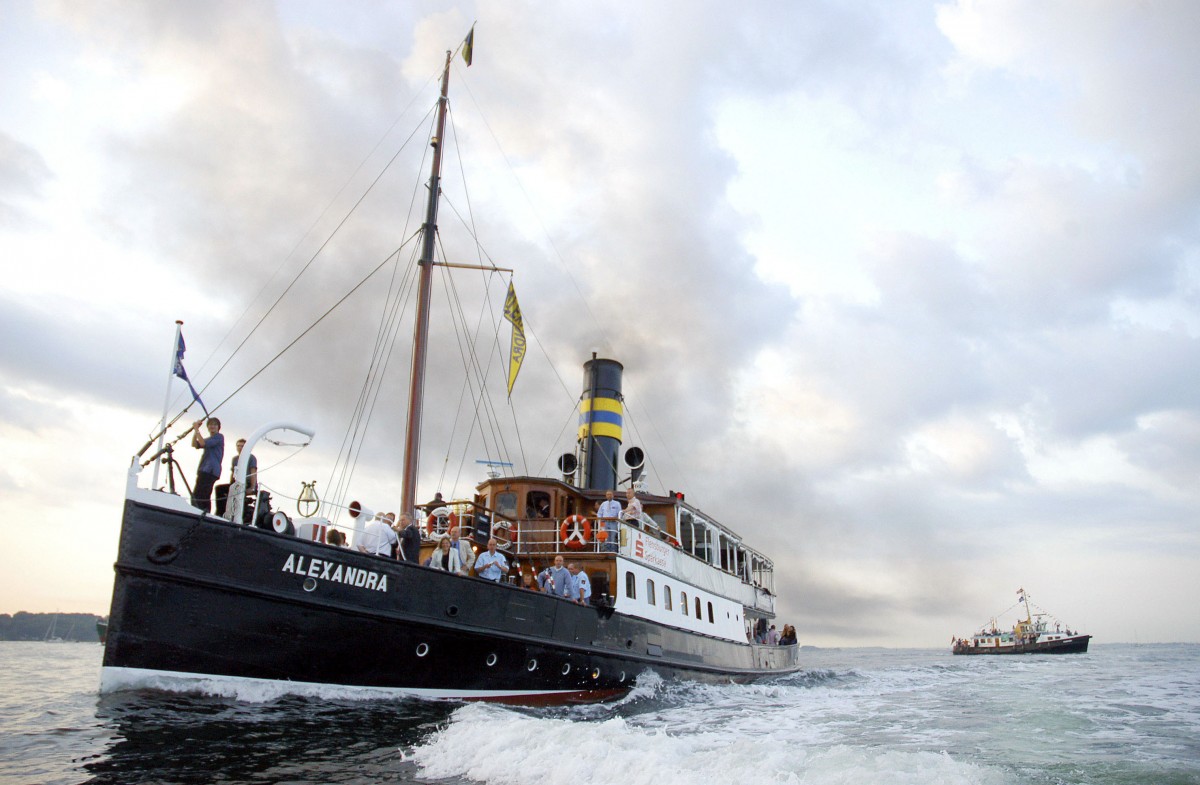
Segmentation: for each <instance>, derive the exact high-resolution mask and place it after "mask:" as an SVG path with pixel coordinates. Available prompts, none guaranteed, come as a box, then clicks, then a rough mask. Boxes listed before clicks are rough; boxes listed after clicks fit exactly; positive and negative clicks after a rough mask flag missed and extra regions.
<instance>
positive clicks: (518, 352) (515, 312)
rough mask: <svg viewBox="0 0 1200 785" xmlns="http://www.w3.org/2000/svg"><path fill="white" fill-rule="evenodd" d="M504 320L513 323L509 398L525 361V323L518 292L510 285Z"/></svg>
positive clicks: (505, 302)
mask: <svg viewBox="0 0 1200 785" xmlns="http://www.w3.org/2000/svg"><path fill="white" fill-rule="evenodd" d="M504 318H505V319H508V320H509V321H510V322H512V345H511V346H510V348H509V350H508V396H509V397H510V398H511V397H512V390H513V384H514V383H515V382H516V381H517V374H518V373H519V372H520V370H521V361H522V360H524V359H525V323H524V322H523V321H522V320H521V306H519V305H517V290H516V289H514V288H513V285H512V284H511V283H509V285H508V296H507V297H505V298H504Z"/></svg>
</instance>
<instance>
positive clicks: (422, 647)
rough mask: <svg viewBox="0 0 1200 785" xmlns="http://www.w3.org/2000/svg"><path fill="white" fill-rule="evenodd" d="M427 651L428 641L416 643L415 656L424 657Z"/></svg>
mask: <svg viewBox="0 0 1200 785" xmlns="http://www.w3.org/2000/svg"><path fill="white" fill-rule="evenodd" d="M428 653H429V644H428V643H418V644H417V656H418V657H424V656H425V655H426V654H428Z"/></svg>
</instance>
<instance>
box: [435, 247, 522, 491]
mask: <svg viewBox="0 0 1200 785" xmlns="http://www.w3.org/2000/svg"><path fill="white" fill-rule="evenodd" d="M443 252H444V249H443ZM444 278H445V280H446V284H447V285H446V289H447V296H448V297H450V296H451V294H452V295H453V298H454V301H455V302H457V304H458V309H457V313H461V314H463V316H462V319H463V325H462V328H463V329H462V336H467V337H466V338H465V341H466V345H467V348H468V350H467V351H465V352H463V351H462V349H461V346H462V343H463V341H464V338H462V337H461V336H460V338H459V343H460V352H462V354H463V358H464V366H466V367H465V369H464V370H465V371H466V376H467V377H468V379H469V378H470V374H471V372H472V371H474V373H475V375H476V377H477V378H478V381H479V396H478V397H476V396H475V395H474V394H473V393H472V396H471V397H472V400H473V401H474V408H475V417H474V418H473V420H472V423H471V427H470V428H469V430H468V434H470V433H472V432H474V430H475V424H476V423H477V422H478V421H479V408H480V405H481V404H484V408H485V411H488V409H489V407H488V405H487V404H488V403H489V402H490V400H491V398H490V396H488V395H487V379H488V377H489V376H490V370H491V360H489V362H488V368H487V370H486V371H485V370H482V369H481V368H480V367H479V358H478V352H477V350H476V349H477V346H478V343H479V339H478V332H479V331H480V330H481V329H482V324H483V318H482V309H481V315H480V319H479V321H478V322H477V327H476V337H475V338H471V337H470V335H471V334H470V332H469V331H468V330H467V324H466V316H465V312H464V311H463V309H462V303H461V297H459V295H458V289H457V287H456V286H455V284H454V277H453V276H452V275H449V274H446V275H445V276H444ZM487 282H490V281H485V283H487ZM490 288H491V287H490V285H489V286H486V287H485V290H490ZM488 293H489V292H488V291H485V295H486V294H488ZM484 300H485V303H486V302H489V301H490V300H491V298H490V297H487V296H485V298H484ZM495 329H496V332H497V333H498V332H499V327H496V328H495ZM455 330H456V334H457V330H458V325H457V324H455ZM489 355H490V352H489ZM488 422H489V424H490V426H491V430H492V439H493V441H494V443H495V445H496V452H497V454H498V456H499V457H504V458H507V457H509V456H507V455H505V453H506V452H507V451H506V450H505V449H504V439H503V437H502V436H501V435H500V434H499V432H498V431H497V427H498V425H499V420H498V418H497V417H496V415H495V411H494V408H492V409H491V411H490V412H489V417H488ZM480 434H481V436H482V437H483V441H484V450H485V452H486V453H487V458H488V459H489V460H490V459H491V457H492V456H491V452H490V449H489V448H488V446H487V436H486V434H485V433H484V432H483V430H482V429H481V430H480ZM469 447H470V436H469V435H468V437H467V443H466V444H465V445H464V448H463V452H464V456H463V462H464V463H465V460H466V456H465V453H466V450H467V449H469ZM461 466H462V464H461V463H460V476H461ZM455 487H457V479H456V481H455Z"/></svg>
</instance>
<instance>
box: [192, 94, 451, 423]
mask: <svg viewBox="0 0 1200 785" xmlns="http://www.w3.org/2000/svg"><path fill="white" fill-rule="evenodd" d="M435 106H436V104H435ZM432 111H433V109H432V108H431V109H430V112H432ZM427 116H428V115H427ZM418 127H419V126H418ZM416 133H417V129H416V128H414V129H413V132H412V133H411V134H409V136H408V138H407V139H405V140H404V144H402V145H401V146H400V149H398V150H397V151H396V152H395V154H394V155H392V157H391V158H390V159H389V160H388V162H387V164H386V165H384V167H383V169H382V170H381V171H380V172H379V174H378V175H376V176H375V179H374V180H372V181H371V184H370V185H369V186H367V189H366V190H365V191H364V192H363V194H362V196H360V197H359V198H358V201H356V202H355V203H354V205H353V206H352V207H351V208H350V210H349V212H347V213H346V215H345V216H344V217H343V218H342V220H341V221H339V222H338V225H337V226H336V227H334V229H333V231H332V232H331V233H330V234H329V236H328V237H327V238H325V241H324V242H323V243H321V246H320V247H319V248H317V250H316V251H315V252H313V255H312V256H311V257H310V258H309V260H308V261H307V262H305V264H304V267H302V268H301V269H300V272H298V273H297V274H296V277H295V278H293V279H292V280H291V282H290V283H289V284H288V285H287V287H286V288H285V289H284V290H283V291H282V292H280V294H279V297H277V298H275V302H273V303H272V304H271V307H270V308H268V309H267V312H266V313H264V314H263V315H262V317H261V318H260V319H259V320H258V321H257V322H256V323H255V324H254V327H252V328H251V329H250V332H249V333H247V334H246V337H245V338H243V339H242V342H241V343H239V344H238V345H237V346H236V347H234V350H233V351H232V352H231V353H230V355H229V357H227V358H226V359H225V362H223V363H222V364H221V367H220V368H218V369H217V371H216V373H214V374H213V375H212V378H210V379H209V380H208V383H207V384H205V385H204V387H203V389H201V390H200V392H201V393H203V392H205V391H206V390H208V388H209V387H210V386H211V385H212V383H213V382H214V381H216V380H217V377H218V376H220V375H221V372H222V371H224V370H225V368H226V367H228V365H229V363H230V362H232V361H233V358H234V357H236V356H237V353H238V352H240V351H241V350H242V347H243V346H245V345H246V342H247V341H249V340H250V337H251V336H252V335H254V333H255V332H257V331H258V328H259V327H261V326H262V324H263V322H265V321H266V320H267V317H268V316H270V315H271V313H272V312H273V311H274V310H275V308H276V307H277V306H278V305H279V303H280V302H282V301H283V298H284V297H286V296H287V294H288V292H290V291H291V290H292V287H293V286H295V285H296V283H297V282H299V280H300V278H301V276H303V275H304V273H305V272H307V271H308V268H309V267H311V266H312V264H313V262H315V261H316V260H317V257H318V256H320V255H321V253H322V252H323V251H324V250H325V248H326V246H328V245H329V243H331V242H333V238H334V237H336V236H337V234H338V232H340V231H341V230H342V227H343V226H345V225H346V222H347V221H349V220H350V216H352V215H354V212H355V211H356V210H357V209H358V208H359V206H360V205H361V204H362V203H363V201H365V200H366V198H367V196H369V195H370V193H371V191H373V190H375V186H377V185H378V184H379V182H380V180H382V179H383V176H384V175H385V174H387V172H388V170H389V169H391V168H392V165H393V164H394V163H395V162H396V159H397V158H399V157H400V153H402V152H404V148H405V147H407V146H408V143H409V142H410V141H412V138H413V137H414V136H415V135H416ZM401 247H403V246H401ZM389 257H390V254H389ZM385 262H386V260H385ZM380 266H382V264H381V265H380ZM378 269H379V268H378V267H377V268H375V270H374V271H372V272H371V273H370V275H374V274H375V272H377V271H378ZM368 277H369V276H368ZM326 315H327V314H326ZM321 318H325V317H324V316H322V317H321ZM243 386H244V385H243ZM238 389H239V390H240V389H241V388H240V387H239V388H238ZM225 400H229V398H226V399H225Z"/></svg>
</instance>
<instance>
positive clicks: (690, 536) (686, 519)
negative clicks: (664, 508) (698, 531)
mask: <svg viewBox="0 0 1200 785" xmlns="http://www.w3.org/2000/svg"><path fill="white" fill-rule="evenodd" d="M679 543H680V544H681V545H682V546H683V549H684V550H685V551H687V552H688V553H695V551H696V535H695V534H694V533H693V532H692V514H691V513H690V512H688V511H687V510H681V511H680V513H679Z"/></svg>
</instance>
